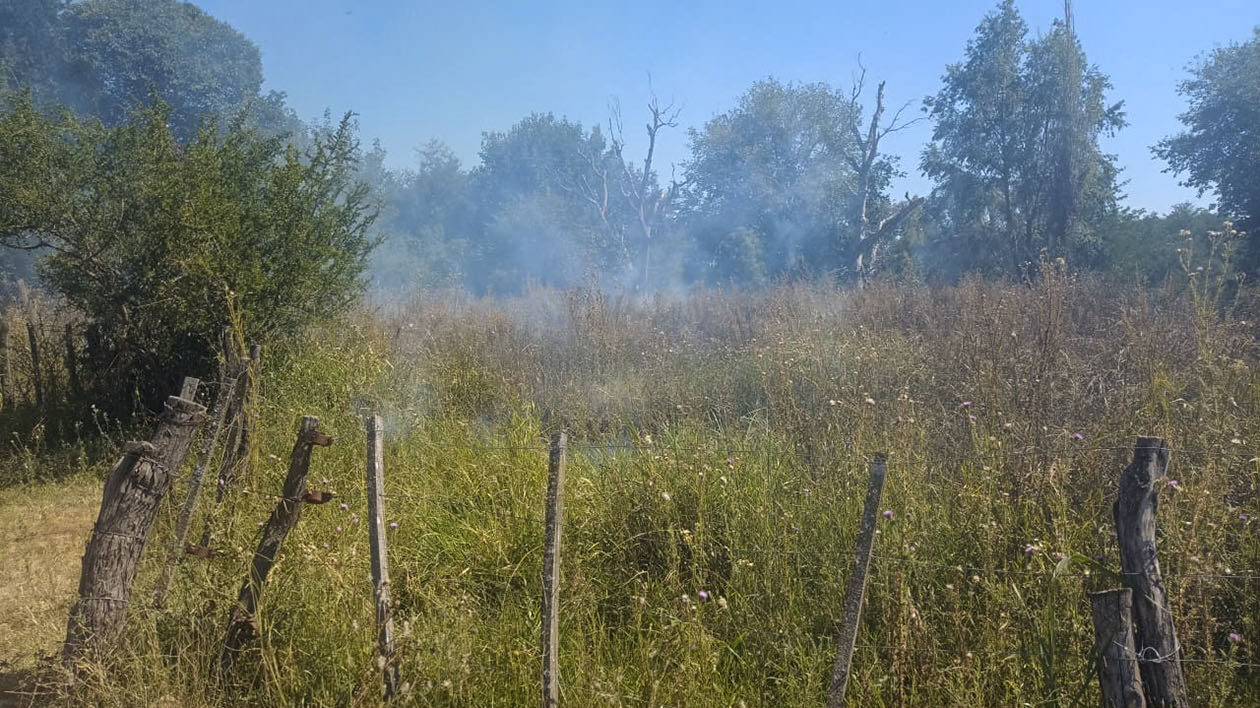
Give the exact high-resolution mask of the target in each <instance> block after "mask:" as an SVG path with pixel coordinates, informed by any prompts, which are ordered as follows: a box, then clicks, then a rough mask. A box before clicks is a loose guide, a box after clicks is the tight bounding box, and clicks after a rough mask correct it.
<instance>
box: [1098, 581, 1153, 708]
mask: <svg viewBox="0 0 1260 708" xmlns="http://www.w3.org/2000/svg"><path fill="white" fill-rule="evenodd" d="M1089 604H1090V609H1091V610H1092V612H1093V616H1094V654H1095V655H1096V656H1097V657H1098V683H1099V684H1100V685H1101V686H1102V699H1103V700H1102V705H1103V708H1146V698H1145V696H1143V695H1142V679H1141V677H1140V676H1139V670H1138V661H1137V655H1136V654H1135V653H1134V650H1133V591H1132V590H1131V589H1129V588H1117V589H1115V590H1103V591H1101V592H1091V593H1089Z"/></svg>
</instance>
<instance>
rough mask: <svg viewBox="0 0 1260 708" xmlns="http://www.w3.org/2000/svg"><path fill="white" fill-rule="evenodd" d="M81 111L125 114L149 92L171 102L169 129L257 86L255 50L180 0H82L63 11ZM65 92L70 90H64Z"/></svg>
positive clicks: (225, 110) (118, 119)
mask: <svg viewBox="0 0 1260 708" xmlns="http://www.w3.org/2000/svg"><path fill="white" fill-rule="evenodd" d="M62 21H63V23H64V31H65V37H66V43H67V45H68V46H70V47H72V48H73V51H72V53H71V56H70V62H69V63H70V66H69V73H70V77H71V79H72V81H73V82H74V84H75V85H77V86H81V87H83V88H84V93H83V94H82V101H83V103H82V104H80V107H81V109H82V110H83V111H84V112H86V113H88V114H90V115H93V116H96V117H98V118H100V119H101V120H102V121H104V122H105V123H106V125H117V124H120V123H122V122H124V121H126V120H127V118H128V116H129V115H130V112H131V110H132V109H133V108H134V107H135V106H137V105H138V104H141V103H143V102H145V101H147V100H148V98H149V94H150V91H152V92H154V93H155V94H156V95H157V97H158V98H160V99H162V100H163V101H165V102H166V103H168V104H169V105H170V106H171V110H170V112H171V122H172V128H173V130H174V132H175V135H176V136H178V137H179V138H181V139H190V138H191V137H192V136H193V135H194V134H195V133H196V131H197V127H198V124H199V121H201V120H202V119H203V118H205V117H207V116H208V117H213V118H222V117H226V116H229V115H231V114H233V113H235V112H236V111H237V110H239V109H240V108H241V107H242V106H244V105H245V103H246V102H247V101H249V100H251V99H253V98H254V97H256V96H257V95H258V91H259V89H260V88H261V87H262V56H261V54H260V53H259V51H258V47H256V46H254V44H253V42H250V41H249V40H248V39H246V38H245V37H244V35H242V34H241V33H240V32H237V31H236V30H235V29H233V28H232V27H231V26H230V25H227V24H226V23H223V22H220V21H218V20H216V19H214V18H213V17H211V16H209V15H207V14H206V13H204V12H202V11H201V10H200V9H199V8H198V7H197V6H195V5H193V4H192V3H188V2H181V1H180V0H84V1H83V2H77V3H73V4H71V5H69V7H68V8H67V10H66V11H65V13H64V17H63V20H62ZM62 98H63V99H64V98H71V96H64V97H62Z"/></svg>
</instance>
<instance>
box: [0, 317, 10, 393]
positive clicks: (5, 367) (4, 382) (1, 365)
mask: <svg viewBox="0 0 1260 708" xmlns="http://www.w3.org/2000/svg"><path fill="white" fill-rule="evenodd" d="M0 376H3V377H4V378H3V379H0V396H3V397H4V398H3V405H4V406H10V405H12V404H13V362H12V360H11V359H10V358H9V318H8V317H7V316H6V314H5V313H0Z"/></svg>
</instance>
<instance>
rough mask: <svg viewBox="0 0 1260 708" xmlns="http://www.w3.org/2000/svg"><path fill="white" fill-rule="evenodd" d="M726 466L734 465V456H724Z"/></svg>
mask: <svg viewBox="0 0 1260 708" xmlns="http://www.w3.org/2000/svg"><path fill="white" fill-rule="evenodd" d="M726 466H727V467H734V466H735V458H734V457H728V458H726Z"/></svg>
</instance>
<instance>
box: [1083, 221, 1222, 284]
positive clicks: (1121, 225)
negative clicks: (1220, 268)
mask: <svg viewBox="0 0 1260 708" xmlns="http://www.w3.org/2000/svg"><path fill="white" fill-rule="evenodd" d="M1220 228H1221V217H1220V215H1219V214H1217V213H1216V212H1214V211H1212V210H1210V209H1204V208H1202V207H1197V206H1194V205H1192V204H1189V203H1182V204H1176V205H1174V206H1173V207H1172V208H1171V209H1169V210H1168V213H1167V214H1162V215H1161V214H1151V213H1147V212H1144V211H1141V210H1136V211H1132V210H1127V209H1126V210H1121V211H1118V212H1117V213H1116V214H1115V216H1114V217H1112V219H1110V220H1109V222H1108V224H1107V226H1106V231H1107V240H1106V243H1105V244H1104V245H1105V247H1104V251H1103V257H1104V259H1105V260H1104V263H1105V265H1106V267H1107V268H1108V269H1109V270H1110V271H1112V272H1115V273H1119V274H1121V275H1126V276H1138V277H1141V278H1144V279H1146V280H1147V281H1148V282H1150V283H1151V284H1158V283H1161V282H1163V281H1164V280H1165V279H1166V278H1168V277H1169V276H1173V277H1177V278H1181V279H1184V273H1183V272H1182V264H1181V257H1180V256H1181V255H1182V249H1184V248H1187V247H1193V248H1194V250H1195V251H1196V252H1197V253H1199V254H1203V253H1207V252H1209V251H1210V250H1211V248H1210V244H1209V243H1208V234H1209V232H1212V231H1216V230H1218V229H1220ZM1186 233H1189V234H1191V238H1192V239H1193V240H1192V241H1188V240H1187V238H1186V236H1185V234H1186ZM1196 265H1198V264H1196Z"/></svg>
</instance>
